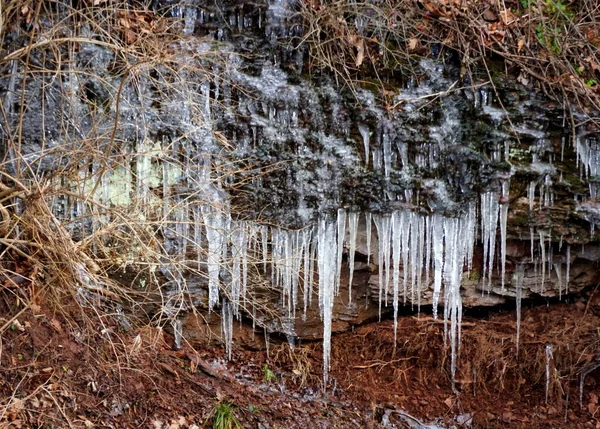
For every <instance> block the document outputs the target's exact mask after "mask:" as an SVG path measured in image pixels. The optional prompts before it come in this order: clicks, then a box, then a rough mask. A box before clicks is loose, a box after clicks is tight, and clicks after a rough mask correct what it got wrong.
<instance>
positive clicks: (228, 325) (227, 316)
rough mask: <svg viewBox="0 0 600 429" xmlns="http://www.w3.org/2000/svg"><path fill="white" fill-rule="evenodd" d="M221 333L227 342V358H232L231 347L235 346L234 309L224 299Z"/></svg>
mask: <svg viewBox="0 0 600 429" xmlns="http://www.w3.org/2000/svg"><path fill="white" fill-rule="evenodd" d="M221 335H222V337H223V342H224V343H225V354H226V355H227V360H231V349H232V346H233V311H232V310H231V307H230V303H229V302H227V301H225V300H223V303H222V307H221Z"/></svg>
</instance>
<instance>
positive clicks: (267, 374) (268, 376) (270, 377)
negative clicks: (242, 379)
mask: <svg viewBox="0 0 600 429" xmlns="http://www.w3.org/2000/svg"><path fill="white" fill-rule="evenodd" d="M262 371H263V381H264V382H265V383H271V382H277V376H276V375H275V373H274V372H273V371H272V370H271V368H269V365H267V364H266V363H265V364H264V365H263V366H262Z"/></svg>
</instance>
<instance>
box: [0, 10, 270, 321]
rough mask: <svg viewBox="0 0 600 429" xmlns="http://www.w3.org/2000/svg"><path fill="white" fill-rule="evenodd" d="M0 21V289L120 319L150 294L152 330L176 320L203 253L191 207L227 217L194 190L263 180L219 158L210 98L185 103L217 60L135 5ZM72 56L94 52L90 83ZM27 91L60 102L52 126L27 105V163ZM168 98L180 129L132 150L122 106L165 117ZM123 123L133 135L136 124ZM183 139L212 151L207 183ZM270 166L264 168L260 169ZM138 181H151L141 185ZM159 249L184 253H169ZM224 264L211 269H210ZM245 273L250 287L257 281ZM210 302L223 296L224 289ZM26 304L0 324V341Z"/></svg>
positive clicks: (3, 15)
mask: <svg viewBox="0 0 600 429" xmlns="http://www.w3.org/2000/svg"><path fill="white" fill-rule="evenodd" d="M0 20H1V22H2V23H6V24H7V25H0V29H1V30H0V46H1V50H0V73H2V78H3V79H4V80H5V81H7V82H8V83H9V91H8V93H7V95H6V96H5V97H4V103H3V104H2V105H1V106H0V113H1V114H2V118H3V120H2V123H3V124H5V125H7V126H6V127H3V130H4V131H5V133H6V134H5V138H4V141H3V142H2V144H3V147H4V150H3V151H2V152H0V153H1V154H2V155H4V159H2V160H1V161H0V171H2V177H0V260H1V261H2V264H1V266H0V271H1V273H0V274H1V275H0V279H1V281H0V286H1V287H2V289H3V290H4V291H6V290H13V289H15V290H16V291H15V293H19V295H20V297H21V299H22V300H23V301H24V305H25V306H26V307H27V306H29V307H30V306H31V305H36V302H39V300H40V299H47V298H50V297H51V300H52V301H54V303H55V306H56V308H57V309H60V308H61V303H64V302H65V299H68V300H71V301H73V300H75V302H79V303H80V304H81V305H82V308H84V307H85V308H89V309H90V312H89V314H91V315H94V313H95V312H96V311H98V310H97V309H94V305H95V304H98V303H99V302H104V301H111V302H113V303H115V305H116V306H117V307H116V308H117V309H120V308H121V307H127V308H130V309H133V308H140V305H139V304H140V302H144V301H145V300H148V299H149V298H148V296H149V295H152V298H151V299H152V300H153V301H154V302H153V304H154V308H155V310H156V311H155V312H153V313H152V314H149V315H147V316H148V317H149V318H153V319H154V320H153V322H154V323H156V324H159V325H164V324H166V323H168V322H169V321H171V320H173V318H175V317H177V314H178V313H179V312H180V311H189V310H192V311H194V310H195V306H196V305H198V303H197V302H196V303H195V302H194V294H195V292H194V291H192V290H190V288H189V287H188V285H187V282H186V279H188V278H190V277H195V278H197V279H200V282H201V283H202V282H203V281H205V279H206V277H207V274H206V269H205V261H206V259H207V255H206V251H207V250H206V246H205V245H204V243H197V242H195V236H194V234H193V232H194V231H195V230H196V229H197V230H198V231H200V230H201V229H202V230H203V228H204V222H203V219H202V214H201V213H200V205H212V207H213V210H216V211H222V212H223V213H225V212H226V211H228V210H230V209H231V210H235V208H230V207H224V206H221V205H220V203H219V202H218V201H215V200H211V199H207V196H206V194H205V189H206V187H207V186H209V187H212V188H214V190H215V191H216V190H218V186H217V185H216V184H217V183H223V182H227V183H228V186H230V187H231V188H236V187H239V186H241V183H239V182H237V181H235V180H231V178H232V177H236V176H242V175H243V180H251V178H252V177H256V176H258V175H260V174H264V173H265V170H264V169H263V170H258V169H255V168H254V165H253V163H252V160H242V161H239V162H231V161H228V160H227V154H228V152H229V151H230V150H231V149H232V147H231V145H230V144H229V142H228V141H227V140H226V139H225V138H224V137H223V135H221V134H220V133H218V132H214V131H212V130H211V129H210V128H209V127H206V126H205V125H206V124H205V120H206V117H205V111H206V105H207V102H208V97H210V96H209V94H208V93H207V94H206V97H204V98H206V100H205V99H200V98H202V97H199V96H198V94H199V93H201V92H202V91H203V88H202V87H201V85H202V83H203V84H204V85H205V86H206V88H210V85H211V82H212V81H213V80H214V78H215V76H214V73H215V70H217V69H218V68H219V69H223V68H224V67H226V65H225V62H226V59H227V58H226V54H223V53H222V52H221V51H220V50H218V49H211V47H210V45H209V44H208V45H203V42H198V41H196V40H195V39H190V38H186V37H185V36H183V35H182V28H183V25H184V24H183V22H182V20H180V19H173V18H165V17H164V16H161V15H159V14H157V13H155V12H153V11H152V10H150V9H148V8H147V7H146V6H144V3H143V2H140V3H138V4H136V3H132V2H127V1H122V2H118V1H117V2H115V1H111V2H103V1H100V2H83V3H81V4H79V5H77V6H71V5H70V3H69V2H63V1H58V0H57V1H48V2H46V1H45V2H32V1H26V0H23V1H20V2H8V3H6V2H2V5H0ZM95 47H99V48H101V51H100V50H94V48H95ZM86 50H90V52H92V53H93V55H99V52H102V53H103V54H104V55H106V58H107V61H108V60H110V64H108V65H107V72H105V73H96V72H97V70H95V68H94V64H93V60H94V58H93V57H92V59H91V61H92V63H90V64H82V63H81V53H82V52H85V51H86ZM193 82H200V83H199V84H197V85H196V84H194V83H193ZM34 85H37V87H39V88H40V90H41V94H39V97H40V98H41V99H42V100H46V99H52V97H56V94H57V91H59V92H58V93H60V94H61V97H63V98H64V100H63V101H61V104H60V105H59V107H60V109H62V112H61V113H62V116H60V115H58V114H57V112H50V111H48V112H46V111H44V110H43V109H44V103H43V102H41V103H40V106H41V109H42V113H41V117H42V123H41V124H39V126H38V128H37V129H36V130H35V131H36V132H39V133H41V134H42V136H41V137H40V140H41V141H40V142H39V144H38V145H37V146H36V145H35V144H37V142H34V143H35V144H34V146H33V148H34V149H35V151H34V152H31V149H27V151H25V150H24V146H25V142H26V141H27V143H28V146H31V141H30V140H31V138H32V137H33V136H32V135H26V133H28V132H31V126H30V124H29V122H28V121H30V119H29V116H28V115H29V112H28V108H29V107H27V108H26V105H27V103H28V102H29V101H30V97H31V94H30V93H29V92H28V88H32V87H33V86H34ZM191 85H192V86H193V85H196V86H194V87H193V88H191V87H190V86H191ZM207 91H208V89H207ZM148 94H150V95H148ZM70 100H72V101H73V103H70ZM169 100H179V102H181V103H183V104H185V105H187V106H188V107H189V109H188V111H189V118H187V121H188V122H189V127H188V129H187V131H186V132H182V133H179V134H178V135H177V136H175V137H172V136H167V137H164V138H162V139H161V138H160V137H158V138H157V137H156V136H154V135H148V134H144V132H143V131H142V132H141V133H140V134H138V135H137V136H136V137H137V139H138V141H135V142H134V143H132V142H131V140H130V139H128V137H127V132H128V131H127V123H125V122H126V121H123V112H124V111H128V110H132V109H139V106H137V105H135V104H130V103H136V102H139V103H148V104H151V103H157V104H158V105H160V107H159V108H160V109H163V110H164V111H165V112H168V111H169V110H171V109H173V108H174V107H176V106H172V105H170V104H169ZM32 104H34V103H32ZM77 106H80V107H77ZM78 108H79V109H83V112H84V114H82V113H81V111H76V110H75V109H78ZM59 116H60V120H59V122H58V125H57V130H56V133H58V135H48V136H46V135H45V134H44V132H45V131H44V127H45V122H46V118H48V122H49V123H51V120H56V118H57V117H59ZM136 120H137V121H141V122H142V125H141V126H140V123H139V122H137V123H136V126H138V127H140V128H141V129H142V130H144V129H145V125H144V124H143V122H144V121H146V119H145V118H141V119H138V118H136V119H133V120H132V121H136ZM155 120H157V121H161V120H163V119H162V117H159V118H156V119H155ZM86 124H91V125H89V126H88V125H86ZM152 125H153V126H154V128H155V129H157V128H160V124H157V123H154V124H152ZM163 125H164V128H165V129H169V127H170V126H171V125H170V124H168V123H165V124H163ZM28 126H29V127H30V128H27V127H28ZM206 130H208V131H206ZM197 132H205V133H206V136H208V137H212V138H213V139H214V140H215V142H216V145H215V146H216V147H220V148H222V152H221V153H219V152H215V153H212V154H211V155H210V158H208V157H206V159H210V161H207V163H209V164H210V168H211V169H212V177H211V179H209V180H208V181H207V180H204V179H203V178H202V173H203V172H202V170H201V165H202V162H203V161H202V158H203V157H205V155H206V154H204V153H202V152H201V151H199V150H198V148H199V146H198V145H197V143H195V142H196V141H197V139H198V138H197V137H196V136H195V135H194V134H195V133H197ZM208 137H207V138H208ZM49 166H51V167H49ZM273 168H278V167H277V166H273V167H267V169H266V171H268V170H270V169H273ZM148 171H152V173H151V174H153V175H154V176H153V177H145V176H144V173H148ZM240 173H243V174H240ZM148 174H149V173H148ZM119 187H120V188H119ZM116 191H118V192H116ZM202 235H204V231H202V233H201V234H198V235H197V237H201V236H202ZM203 240H206V239H205V238H204V239H203ZM169 242H177V243H179V245H180V246H183V247H184V249H183V250H181V249H180V250H181V251H174V250H173V249H172V248H169V245H168V243H169ZM251 258H252V256H251ZM250 262H251V263H252V259H251V260H250ZM257 265H258V264H256V266H257ZM230 266H231V263H230V261H229V260H224V261H223V269H224V270H226V269H229V267H230ZM165 267H166V271H167V272H168V276H166V277H165V275H164V272H165V271H163V272H162V273H161V268H165ZM252 267H254V268H252ZM252 267H251V269H250V271H249V276H250V278H251V279H252V278H255V279H258V278H260V272H259V271H257V269H255V265H252ZM127 270H131V271H134V272H136V273H137V274H136V276H134V278H132V279H128V282H124V283H123V282H122V283H121V284H120V283H119V282H117V281H115V275H114V274H115V273H116V272H123V271H127ZM15 276H17V278H18V279H19V282H20V283H19V285H15V284H14V283H15V280H14V278H15ZM21 283H22V284H26V285H29V286H28V287H29V289H28V290H25V288H24V287H22V286H21V285H20V284H21ZM166 283H168V285H167V287H166V288H165V287H163V286H165V284H166ZM256 283H257V284H258V283H259V282H256ZM262 283H264V282H262ZM17 289H18V290H17ZM167 289H169V294H168V295H167V294H166V290H167ZM222 293H223V294H224V295H227V289H226V288H225V287H223V288H222ZM250 296H252V295H250ZM229 298H231V299H233V298H232V297H229ZM203 304H204V305H206V303H203ZM251 304H256V305H254V308H250V307H248V308H245V310H246V311H247V312H248V313H249V314H252V312H253V311H254V312H256V313H258V314H260V313H264V312H267V311H271V310H268V309H267V306H266V305H265V304H264V303H260V302H258V301H257V302H254V303H248V304H247V305H248V306H250V305H251ZM243 305H245V304H243ZM243 305H242V307H243ZM26 307H24V308H19V309H15V312H14V313H13V314H11V315H10V317H8V318H6V319H5V320H3V324H2V326H1V329H0V332H2V331H3V330H5V329H6V328H7V326H10V325H11V323H12V320H13V319H15V318H16V317H17V316H18V314H20V312H22V311H25V309H26ZM112 308H113V309H114V308H115V307H112ZM138 311H142V310H138ZM116 313H117V312H115V314H113V316H114V317H118V318H122V315H121V314H116Z"/></svg>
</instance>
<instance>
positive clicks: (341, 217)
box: [335, 209, 346, 295]
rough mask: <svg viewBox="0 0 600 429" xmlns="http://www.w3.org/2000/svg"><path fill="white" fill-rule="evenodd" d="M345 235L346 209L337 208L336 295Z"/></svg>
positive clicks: (338, 288)
mask: <svg viewBox="0 0 600 429" xmlns="http://www.w3.org/2000/svg"><path fill="white" fill-rule="evenodd" d="M345 236H346V210H344V209H338V211H337V242H338V248H337V273H338V275H337V279H336V283H335V293H336V295H337V294H338V293H339V292H340V278H341V275H340V274H341V272H342V254H343V251H344V237H345Z"/></svg>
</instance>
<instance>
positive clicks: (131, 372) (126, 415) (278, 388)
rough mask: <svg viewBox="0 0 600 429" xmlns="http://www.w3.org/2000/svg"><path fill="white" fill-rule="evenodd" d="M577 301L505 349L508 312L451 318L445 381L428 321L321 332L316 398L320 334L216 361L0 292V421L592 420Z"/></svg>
mask: <svg viewBox="0 0 600 429" xmlns="http://www.w3.org/2000/svg"><path fill="white" fill-rule="evenodd" d="M5 292H6V291H5ZM589 302H590V300H589V299H588V298H581V299H580V300H579V301H578V302H577V303H575V304H558V305H552V306H550V307H536V308H528V309H524V310H523V315H522V319H523V322H522V327H521V342H520V350H519V354H518V356H517V354H516V347H515V313H514V312H505V313H503V314H493V315H491V316H489V317H486V318H485V319H478V320H466V319H465V320H464V321H463V328H462V334H463V338H462V349H461V354H460V360H459V365H458V368H459V369H458V372H457V374H456V379H457V381H456V382H455V383H454V386H453V383H452V382H451V377H450V375H449V369H448V368H449V354H448V351H447V350H446V349H445V348H444V343H443V330H444V325H443V323H441V322H440V321H437V320H433V319H432V318H431V317H429V316H421V317H420V318H416V317H404V318H401V319H400V320H399V326H398V340H397V345H396V347H395V348H394V344H393V343H394V332H393V324H392V322H391V321H385V322H382V323H373V324H369V325H365V326H362V327H358V328H356V329H355V331H354V332H351V333H347V334H343V335H338V336H335V337H334V338H333V344H332V359H331V361H332V369H331V373H330V384H329V386H328V388H327V391H326V393H324V394H323V393H322V386H321V365H322V348H321V345H320V343H309V344H303V345H299V346H297V347H296V348H295V351H294V352H291V350H290V348H289V345H288V344H287V343H279V344H277V343H276V342H275V341H272V343H271V347H270V350H269V353H268V354H267V352H266V351H265V350H259V351H250V350H242V349H240V348H239V347H236V346H234V353H233V355H234V358H233V361H232V362H225V361H224V360H223V356H224V351H223V348H222V347H220V346H214V345H208V344H205V345H201V344H196V345H195V346H194V348H195V349H193V348H192V347H191V346H190V345H185V346H184V348H183V349H182V350H178V351H173V349H172V344H173V339H172V338H171V336H170V335H168V334H167V333H165V332H164V331H163V330H162V329H159V328H153V327H141V328H137V329H129V330H124V329H123V327H122V326H120V325H119V323H118V317H115V315H114V313H112V314H111V313H110V312H109V311H106V315H98V314H96V313H95V312H94V311H93V309H92V308H87V309H81V307H79V306H78V305H73V306H72V307H71V308H69V307H65V306H62V307H61V311H60V313H59V312H58V311H52V310H51V309H50V308H49V307H45V306H42V305H41V304H35V305H33V306H29V307H22V309H21V307H20V305H21V301H20V300H19V299H18V298H17V297H16V295H11V294H8V293H2V294H1V299H0V314H3V315H7V316H8V315H14V314H16V313H18V312H19V311H21V313H20V314H19V315H18V317H16V318H15V319H14V320H12V321H11V319H12V317H11V318H9V317H4V318H3V319H2V323H1V325H5V327H6V329H5V330H4V332H3V333H2V336H1V340H2V342H1V344H0V353H1V356H0V359H1V360H0V427H1V428H67V427H74V428H140V427H143V428H146V427H148V428H172V429H175V428H193V427H218V426H216V425H215V419H216V418H217V417H218V415H219V413H221V415H222V413H226V412H227V411H230V412H231V413H232V414H233V416H235V420H236V421H237V422H239V426H236V424H235V421H233V420H230V423H231V426H229V427H231V428H235V427H244V428H262V429H266V428H270V429H275V428H286V429H291V428H382V427H388V428H394V427H395V428H411V427H412V428H419V427H422V426H417V423H418V422H417V421H416V420H412V419H411V417H410V416H412V417H414V418H416V419H418V420H420V421H421V422H424V423H430V424H435V425H437V426H436V427H440V428H441V427H456V428H460V427H466V428H521V427H526V428H529V429H533V428H595V427H596V428H597V427H600V420H599V418H600V403H599V401H598V398H599V397H600V369H595V366H596V362H598V363H599V364H600V358H598V360H596V359H597V352H598V349H599V347H600V342H599V339H600V336H599V335H600V331H599V327H600V318H599V317H598V316H597V315H596V314H595V311H596V308H595V307H594V305H593V304H590V305H587V304H588V303H589ZM32 307H33V308H32ZM105 310H106V309H105ZM547 346H552V349H551V351H552V354H551V356H550V354H549V353H548V352H547ZM548 350H549V349H548ZM547 363H548V365H546V364H547ZM582 372H587V376H586V377H585V378H584V389H583V396H582V403H581V405H580V401H579V381H580V379H581V374H582ZM547 374H548V377H547ZM546 386H548V389H547V390H548V393H547V398H546ZM224 404H225V405H224ZM223 427H225V428H227V427H228V426H223ZM432 427H433V426H432Z"/></svg>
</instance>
